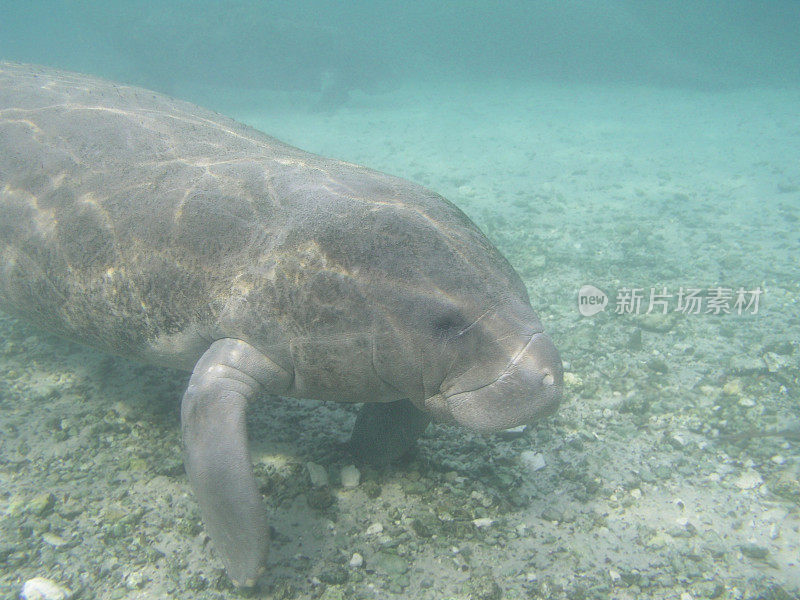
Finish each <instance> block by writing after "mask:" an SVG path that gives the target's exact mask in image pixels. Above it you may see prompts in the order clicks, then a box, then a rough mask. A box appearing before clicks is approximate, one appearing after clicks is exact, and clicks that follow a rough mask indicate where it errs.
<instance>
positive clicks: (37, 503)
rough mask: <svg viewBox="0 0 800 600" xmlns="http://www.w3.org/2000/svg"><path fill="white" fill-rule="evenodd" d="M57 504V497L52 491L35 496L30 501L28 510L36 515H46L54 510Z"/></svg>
mask: <svg viewBox="0 0 800 600" xmlns="http://www.w3.org/2000/svg"><path fill="white" fill-rule="evenodd" d="M55 505H56V497H55V496H54V495H53V494H51V493H50V492H46V493H44V494H39V495H38V496H35V497H34V498H33V499H32V500H31V501H30V502H29V503H28V510H29V511H30V512H32V513H33V514H35V515H39V516H40V517H41V516H44V515H46V514H48V513H49V512H51V511H52V510H53V507H54V506H55Z"/></svg>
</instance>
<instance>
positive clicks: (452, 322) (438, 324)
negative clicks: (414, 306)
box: [433, 309, 468, 338]
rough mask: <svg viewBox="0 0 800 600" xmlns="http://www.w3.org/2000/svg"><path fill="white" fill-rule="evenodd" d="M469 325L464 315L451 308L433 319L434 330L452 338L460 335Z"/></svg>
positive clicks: (440, 334)
mask: <svg viewBox="0 0 800 600" xmlns="http://www.w3.org/2000/svg"><path fill="white" fill-rule="evenodd" d="M467 326H468V323H467V320H466V319H465V318H464V315H462V314H461V312H460V311H458V310H456V309H449V310H446V311H444V312H443V313H441V314H439V315H437V316H436V317H435V318H434V320H433V330H434V331H435V332H436V334H437V335H439V336H441V337H446V338H450V337H453V336H455V335H458V334H459V333H461V331H463V330H464V329H466V328H467Z"/></svg>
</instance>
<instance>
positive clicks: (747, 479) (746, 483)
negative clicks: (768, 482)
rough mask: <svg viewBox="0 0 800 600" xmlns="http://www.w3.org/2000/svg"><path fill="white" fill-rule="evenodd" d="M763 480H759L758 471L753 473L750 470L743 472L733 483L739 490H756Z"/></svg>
mask: <svg viewBox="0 0 800 600" xmlns="http://www.w3.org/2000/svg"><path fill="white" fill-rule="evenodd" d="M762 483H764V480H763V479H762V478H761V475H760V474H759V473H758V471H753V470H752V469H751V470H749V471H745V472H744V473H742V474H741V475H739V477H738V478H737V479H736V481H734V482H733V485H735V486H736V487H737V488H739V489H740V490H752V489H753V488H757V487H758V486H760V485H761V484H762Z"/></svg>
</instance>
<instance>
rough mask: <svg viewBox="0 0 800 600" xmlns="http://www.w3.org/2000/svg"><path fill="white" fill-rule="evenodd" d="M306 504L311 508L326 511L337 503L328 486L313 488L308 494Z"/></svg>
mask: <svg viewBox="0 0 800 600" xmlns="http://www.w3.org/2000/svg"><path fill="white" fill-rule="evenodd" d="M306 502H307V503H308V505H309V506H310V507H311V508H316V509H318V510H325V509H326V508H330V507H331V506H333V505H334V504H335V503H336V497H335V496H334V495H333V494H332V493H331V490H330V488H329V487H328V486H323V487H317V488H312V489H310V490H309V491H308V492H306Z"/></svg>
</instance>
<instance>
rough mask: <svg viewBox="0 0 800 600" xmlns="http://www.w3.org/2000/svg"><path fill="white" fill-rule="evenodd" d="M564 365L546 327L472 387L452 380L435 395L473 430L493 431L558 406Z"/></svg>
mask: <svg viewBox="0 0 800 600" xmlns="http://www.w3.org/2000/svg"><path fill="white" fill-rule="evenodd" d="M563 382H564V368H563V366H562V364H561V358H560V356H559V354H558V350H556V347H555V345H554V344H553V341H552V340H551V339H550V336H548V335H547V334H546V333H542V332H538V333H534V334H532V335H531V336H530V337H528V338H527V341H526V342H524V345H523V346H522V348H521V349H519V350H517V351H516V352H514V353H512V354H510V356H509V361H508V364H507V366H506V367H505V368H504V369H503V370H502V371H501V372H500V374H499V375H497V377H495V378H493V379H490V380H489V381H488V382H486V383H484V384H483V385H481V386H479V387H475V388H473V389H467V390H463V389H459V382H458V380H456V381H455V382H454V383H453V385H452V386H450V387H449V388H447V389H443V390H442V392H441V393H440V395H439V396H440V397H439V398H438V399H437V403H438V404H439V411H440V413H441V412H445V413H447V414H448V415H449V417H450V420H452V421H454V422H456V423H458V424H459V425H463V426H464V427H468V428H469V429H472V430H474V431H478V432H482V433H491V432H495V431H500V430H503V429H508V428H509V427H516V426H518V425H525V424H528V423H530V422H533V421H535V420H537V419H539V418H541V417H544V416H547V415H549V414H551V413H553V412H555V410H556V409H557V408H558V404H559V402H560V401H561V389H562V386H563Z"/></svg>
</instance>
